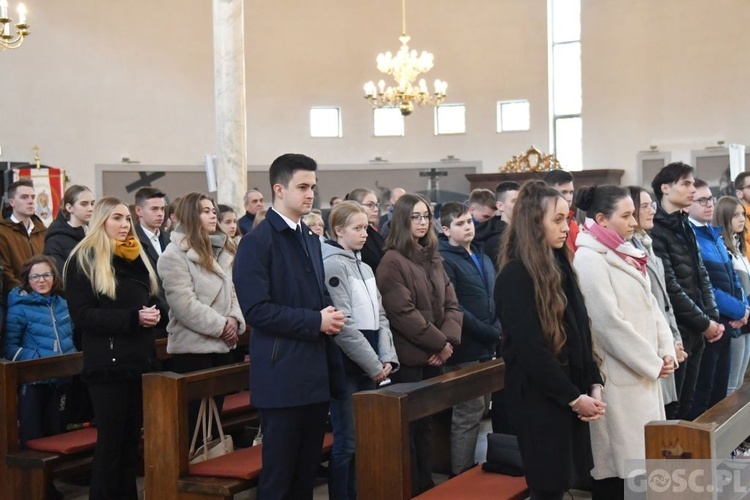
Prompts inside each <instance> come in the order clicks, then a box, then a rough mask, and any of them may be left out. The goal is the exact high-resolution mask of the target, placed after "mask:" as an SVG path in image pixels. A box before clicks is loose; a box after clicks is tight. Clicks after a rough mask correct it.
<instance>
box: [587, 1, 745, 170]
mask: <svg viewBox="0 0 750 500" xmlns="http://www.w3.org/2000/svg"><path fill="white" fill-rule="evenodd" d="M748 27H750V5H749V4H748V2H747V1H746V0H720V1H717V2H712V1H705V0H658V1H655V0H583V2H582V35H581V37H582V51H583V55H582V58H583V127H584V128H583V134H584V165H585V168H606V167H609V168H623V169H626V170H628V172H627V174H626V177H625V179H624V181H625V182H631V181H634V180H635V175H634V173H635V172H634V171H635V155H636V153H637V151H639V150H647V149H648V148H649V146H650V145H652V144H655V145H657V146H659V148H660V150H662V151H673V152H676V153H677V154H676V155H675V154H673V155H672V158H673V159H675V157H677V158H679V159H685V160H687V161H689V159H690V154H689V152H688V151H689V150H691V149H702V148H705V147H707V146H715V145H716V141H717V140H725V141H726V142H727V143H730V142H737V143H740V144H750V99H748V82H750V64H748V57H747V46H748Z"/></svg>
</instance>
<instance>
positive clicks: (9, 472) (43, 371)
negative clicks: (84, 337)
mask: <svg viewBox="0 0 750 500" xmlns="http://www.w3.org/2000/svg"><path fill="white" fill-rule="evenodd" d="M82 367H83V355H82V354H81V353H75V354H66V355H63V356H51V357H48V358H41V359H34V360H29V361H7V360H0V401H2V405H3V409H2V411H0V456H2V461H1V463H0V485H2V486H0V488H3V491H7V494H8V496H5V494H4V495H2V498H4V499H5V498H10V499H18V500H21V499H23V500H30V499H44V498H47V492H48V488H49V487H50V485H51V484H52V480H53V479H54V478H57V477H62V476H65V475H70V474H77V473H80V472H82V471H85V470H88V469H89V468H90V466H91V462H92V459H93V450H94V446H95V444H96V430H95V429H84V430H81V431H73V432H70V433H65V434H64V435H59V436H50V437H49V438H41V439H37V440H34V442H35V444H36V445H37V446H38V447H41V448H49V447H52V448H57V446H56V445H58V444H60V436H64V438H63V441H64V443H63V444H64V445H65V446H64V447H65V448H66V452H69V453H61V452H53V451H38V450H33V449H20V448H19V445H18V398H17V394H18V386H20V385H21V384H25V383H30V382H36V381H39V380H47V379H50V378H64V377H71V376H73V375H78V374H80V373H81V370H82ZM29 446H31V443H29Z"/></svg>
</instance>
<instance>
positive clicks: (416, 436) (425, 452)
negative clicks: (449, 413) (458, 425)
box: [391, 366, 442, 496]
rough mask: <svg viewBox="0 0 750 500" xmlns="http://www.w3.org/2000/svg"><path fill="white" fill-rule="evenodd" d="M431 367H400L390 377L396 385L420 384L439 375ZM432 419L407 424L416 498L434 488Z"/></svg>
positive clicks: (427, 418)
mask: <svg viewBox="0 0 750 500" xmlns="http://www.w3.org/2000/svg"><path fill="white" fill-rule="evenodd" d="M441 372H442V370H441V369H440V368H436V367H432V366H402V367H401V368H400V369H399V371H397V372H396V373H394V374H393V375H391V379H393V382H394V383H396V384H401V383H410V382H420V381H422V380H426V379H428V378H431V377H436V376H438V375H440V373H441ZM431 423H432V417H425V418H420V419H419V420H415V421H414V422H411V423H410V424H409V451H410V455H411V491H412V495H413V496H417V495H419V494H420V493H423V492H425V491H427V490H429V489H430V488H432V487H434V486H435V483H434V482H433V480H432V425H431Z"/></svg>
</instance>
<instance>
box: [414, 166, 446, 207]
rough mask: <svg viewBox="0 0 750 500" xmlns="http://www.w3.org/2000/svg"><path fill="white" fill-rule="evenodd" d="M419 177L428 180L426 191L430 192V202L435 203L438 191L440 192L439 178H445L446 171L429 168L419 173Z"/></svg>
mask: <svg viewBox="0 0 750 500" xmlns="http://www.w3.org/2000/svg"><path fill="white" fill-rule="evenodd" d="M419 176H420V177H427V178H428V180H427V190H428V191H429V192H430V201H431V202H433V203H437V202H438V191H440V183H439V182H440V177H447V176H448V171H447V170H438V169H436V168H431V169H429V170H424V171H422V172H419Z"/></svg>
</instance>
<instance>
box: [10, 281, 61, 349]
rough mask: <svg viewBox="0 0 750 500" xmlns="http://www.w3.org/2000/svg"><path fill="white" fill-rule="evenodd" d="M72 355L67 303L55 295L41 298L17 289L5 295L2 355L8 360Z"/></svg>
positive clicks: (19, 288) (34, 293)
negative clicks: (6, 303)
mask: <svg viewBox="0 0 750 500" xmlns="http://www.w3.org/2000/svg"><path fill="white" fill-rule="evenodd" d="M71 352H76V348H75V346H74V345H73V322H72V321H71V320H70V314H69V313H68V303H67V302H66V301H65V299H64V298H62V297H60V296H59V295H52V296H50V297H49V299H48V298H47V297H44V296H43V295H40V294H38V293H37V292H34V291H31V292H27V291H26V290H24V289H23V288H21V287H16V288H14V289H13V290H11V292H10V294H9V295H8V317H7V322H6V328H5V335H4V337H3V354H4V355H5V357H6V358H7V359H10V360H12V361H24V360H27V359H37V358H45V357H47V356H56V355H60V354H69V353H71Z"/></svg>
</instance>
